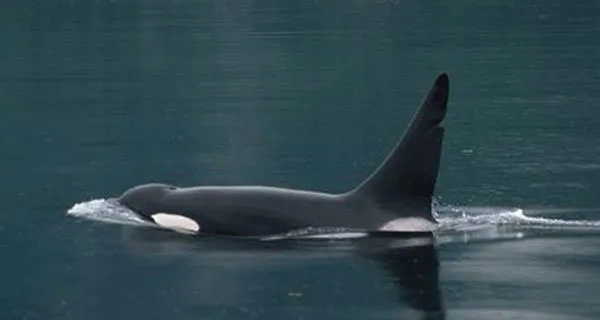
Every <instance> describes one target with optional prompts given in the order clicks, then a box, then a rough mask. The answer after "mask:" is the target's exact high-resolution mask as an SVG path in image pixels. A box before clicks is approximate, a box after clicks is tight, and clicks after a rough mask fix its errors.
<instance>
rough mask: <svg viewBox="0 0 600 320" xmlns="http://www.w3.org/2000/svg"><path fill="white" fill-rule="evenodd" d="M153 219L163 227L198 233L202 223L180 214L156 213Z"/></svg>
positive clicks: (180, 231) (187, 232)
mask: <svg viewBox="0 0 600 320" xmlns="http://www.w3.org/2000/svg"><path fill="white" fill-rule="evenodd" d="M152 220H154V222H155V223H156V224H157V225H159V226H161V227H163V228H166V229H170V230H173V231H175V232H179V233H184V234H196V233H198V232H199V231H200V225H199V224H198V223H197V222H196V221H194V220H192V219H190V218H188V217H186V216H182V215H178V214H171V213H164V212H161V213H156V214H153V215H152Z"/></svg>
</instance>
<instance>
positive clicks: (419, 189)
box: [118, 74, 449, 236]
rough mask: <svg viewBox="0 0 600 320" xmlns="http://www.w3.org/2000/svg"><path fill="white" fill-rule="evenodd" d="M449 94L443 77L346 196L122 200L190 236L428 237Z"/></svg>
mask: <svg viewBox="0 0 600 320" xmlns="http://www.w3.org/2000/svg"><path fill="white" fill-rule="evenodd" d="M448 94H449V79H448V76H447V75H446V74H440V75H439V76H438V77H437V79H436V80H435V82H434V84H433V86H432V88H431V89H430V91H429V93H428V95H427V97H426V99H425V101H424V102H423V104H422V106H421V107H420V108H419V109H418V110H417V112H416V113H415V115H414V116H413V118H412V120H411V122H410V124H409V126H408V129H407V130H406V132H405V133H404V135H403V136H402V138H401V139H400V140H399V141H398V143H397V144H396V145H395V147H394V148H393V150H392V152H391V153H390V154H389V155H388V156H387V158H386V159H385V160H384V161H383V162H382V163H381V165H380V166H379V167H378V168H377V169H376V170H375V171H374V172H373V173H372V174H371V175H370V176H369V177H368V178H367V179H365V180H364V181H363V182H362V183H361V184H360V185H359V186H357V187H356V188H354V189H352V190H350V191H348V192H345V193H341V194H329V193H324V192H316V191H307V190H293V189H285V188H276V187H269V186H199V187H188V188H180V187H175V186H171V185H166V184H156V183H152V184H144V185H140V186H137V187H134V188H132V189H129V190H127V191H126V192H125V193H124V194H123V195H122V196H121V197H119V199H118V200H119V202H120V203H121V204H122V205H124V206H126V207H128V208H130V209H131V210H133V211H135V212H136V213H137V214H139V215H140V216H142V217H144V218H145V219H147V220H149V221H151V222H154V223H156V224H158V225H160V226H162V227H166V228H169V229H172V230H174V231H178V232H183V233H191V234H197V233H204V234H215V235H227V236H264V235H273V234H280V233H285V232H289V231H293V230H298V229H304V228H310V227H331V228H351V229H361V230H368V231H371V230H373V231H377V230H383V231H401V232H402V231H404V232H420V231H424V232H429V231H431V230H432V229H433V228H434V227H435V223H436V221H435V219H434V217H433V214H432V200H433V194H434V191H435V185H436V179H437V176H438V170H439V164H440V158H441V152H442V140H443V136H444V128H443V127H442V126H441V122H442V120H443V119H444V117H445V115H446V110H447V103H448Z"/></svg>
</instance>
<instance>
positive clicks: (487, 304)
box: [0, 0, 600, 320]
mask: <svg viewBox="0 0 600 320" xmlns="http://www.w3.org/2000/svg"><path fill="white" fill-rule="evenodd" d="M598 34H600V3H599V2H598V1H592V0H576V1H562V2H548V1H540V0H533V1H512V0H502V1H471V0H464V1H459V2H448V1H445V2H443V1H437V2H435V1H434V2H427V1H370V2H369V1H337V2H335V1H295V0H294V1H292V0H289V1H286V0H284V1H239V2H237V3H232V2H227V1H187V0H181V1H179V0H177V1H175V0H171V1H166V0H165V1H160V0H149V1H120V0H116V1H91V0H90V1H79V0H74V1H62V0H59V1H5V2H2V4H1V5H0V41H1V43H2V49H1V50H0V130H1V131H0V133H1V135H0V150H1V152H0V166H1V168H2V170H0V172H1V175H0V177H1V181H2V183H1V184H0V194H2V201H0V209H1V210H2V212H3V217H4V219H2V223H0V277H1V278H0V283H2V288H1V289H0V318H1V319H66V320H73V319H88V320H92V319H148V320H150V319H399V318H410V319H418V318H426V319H441V318H444V317H445V318H447V319H482V318H487V319H507V318H527V319H597V318H598V317H600V305H599V304H598V303H597V302H598V299H597V292H598V287H600V276H599V275H598V270H599V268H600V255H599V253H600V249H599V248H600V210H597V208H600V201H599V200H598V192H597V190H598V185H599V181H600V162H599V161H598V159H599V158H600V147H599V146H598V141H599V138H600V129H599V128H600V126H599V120H598V119H600V109H599V108H598V107H599V105H598V101H599V100H600V69H599V68H598V65H599V62H600V58H598V57H600V37H599V36H598ZM440 72H448V73H449V75H450V80H451V96H450V104H449V115H448V118H447V121H446V127H447V134H446V143H445V147H444V156H443V160H442V168H441V172H440V177H439V181H438V187H437V191H436V194H437V199H438V201H439V202H440V203H441V204H442V205H443V206H444V207H445V209H444V210H442V211H444V212H441V213H440V216H441V219H442V220H443V221H445V222H446V224H447V225H448V226H449V227H448V228H447V229H448V230H447V232H446V233H444V234H442V235H439V237H437V238H436V246H435V247H433V246H431V245H423V246H416V247H415V246H408V247H404V248H396V249H393V250H391V249H390V250H387V249H386V250H383V251H378V250H379V249H382V248H389V246H390V240H389V239H379V240H380V241H379V240H377V239H374V240H373V241H374V243H369V244H360V245H354V244H348V243H346V242H342V244H337V245H335V246H330V245H326V246H322V247H321V246H316V247H315V246H308V247H307V245H306V244H305V245H301V247H300V248H297V247H295V246H292V247H288V246H286V249H281V248H272V247H260V248H258V247H253V246H251V245H248V244H245V243H226V244H225V243H213V242H211V241H208V240H207V241H206V243H198V242H189V241H188V240H186V239H182V238H181V237H177V236H175V237H173V236H171V235H165V234H162V233H159V232H152V231H150V232H148V230H146V231H144V230H142V229H141V228H137V227H133V226H119V225H116V224H105V223H98V222H94V221H89V220H81V219H75V218H74V217H72V216H68V215H66V213H67V211H68V210H69V209H70V208H72V207H73V206H74V205H75V204H77V203H81V202H85V201H88V200H92V199H101V198H107V197H111V196H117V195H119V194H120V193H121V192H122V191H123V190H125V189H127V188H129V187H131V186H133V185H136V184H140V183H145V182H150V181H162V182H168V183H173V184H177V185H198V184H270V185H277V186H283V187H291V188H301V189H316V190H322V191H329V192H338V191H344V190H346V189H348V188H350V187H352V186H354V185H355V184H357V183H358V182H360V181H361V180H362V179H363V178H364V177H365V175H367V174H368V173H369V172H370V171H371V170H372V169H373V168H374V166H376V165H377V164H378V163H379V161H380V160H381V159H382V157H384V156H385V155H386V154H387V152H388V151H389V148H390V147H391V146H392V144H393V143H394V142H395V141H396V139H397V138H398V136H399V135H400V134H401V133H402V131H403V130H404V128H405V126H406V124H407V123H408V121H409V118H410V116H411V115H412V113H413V111H414V110H415V108H416V107H417V106H418V105H419V104H420V102H421V99H422V98H423V94H424V93H425V91H426V90H428V89H429V86H430V84H431V82H432V81H433V80H434V78H435V76H436V75H437V74H438V73H440ZM503 208H522V209H523V210H524V213H525V215H526V216H524V215H522V213H521V212H520V211H519V210H514V209H503ZM540 208H542V209H540ZM461 210H467V211H468V212H467V213H465V215H464V216H463V212H462V211H461ZM376 240H377V241H376ZM357 247H358V249H359V250H358V251H359V252H360V254H355V253H356V251H357V250H356V249H357ZM363 249H366V250H363ZM438 262H439V265H438ZM438 309H441V310H442V312H435V310H438Z"/></svg>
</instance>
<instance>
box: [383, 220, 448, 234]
mask: <svg viewBox="0 0 600 320" xmlns="http://www.w3.org/2000/svg"><path fill="white" fill-rule="evenodd" d="M436 228H437V225H436V224H435V223H433V222H431V221H429V220H426V219H422V218H398V219H394V220H391V221H388V222H387V223H386V224H384V225H383V226H381V227H379V230H381V231H396V232H426V231H434V230H435V229H436Z"/></svg>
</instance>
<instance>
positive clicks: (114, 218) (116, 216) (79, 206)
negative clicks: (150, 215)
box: [67, 199, 154, 227]
mask: <svg viewBox="0 0 600 320" xmlns="http://www.w3.org/2000/svg"><path fill="white" fill-rule="evenodd" d="M67 215H70V216H73V217H77V218H82V219H87V220H92V221H98V222H105V223H113V224H123V225H133V226H141V227H153V226H154V224H152V223H150V222H147V221H144V220H143V219H141V218H140V217H139V216H138V215H137V214H135V213H134V212H133V211H131V210H129V209H127V208H125V207H123V206H121V205H120V204H118V203H117V202H116V200H114V199H94V200H91V201H86V202H80V203H76V204H75V205H73V207H71V209H69V210H68V211H67Z"/></svg>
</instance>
